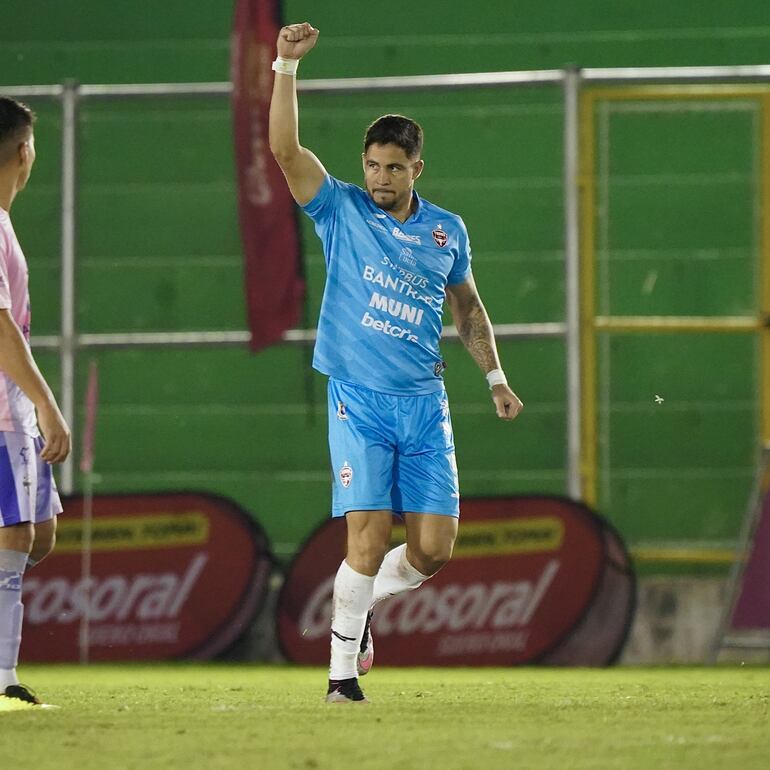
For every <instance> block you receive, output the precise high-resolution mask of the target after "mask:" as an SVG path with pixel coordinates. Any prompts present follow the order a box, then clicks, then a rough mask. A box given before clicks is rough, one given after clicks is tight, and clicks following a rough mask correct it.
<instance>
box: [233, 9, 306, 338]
mask: <svg viewBox="0 0 770 770" xmlns="http://www.w3.org/2000/svg"><path fill="white" fill-rule="evenodd" d="M280 28H281V22H280V2H279V0H237V3H236V6H235V16H234V25H233V37H232V50H231V62H230V64H231V77H232V81H233V98H232V104H233V132H234V140H235V161H236V171H237V176H238V213H239V218H240V224H241V241H242V242H243V253H244V276H245V283H246V307H247V315H248V323H249V328H250V330H251V348H252V350H259V349H261V348H263V347H266V346H267V345H271V344H273V343H276V342H280V341H281V337H282V335H283V333H284V332H285V331H286V330H287V329H291V328H293V327H296V326H298V325H299V322H300V320H301V317H302V304H303V300H304V296H305V281H304V278H303V274H302V260H301V254H300V243H299V234H298V229H297V219H296V216H297V215H296V207H295V204H294V199H293V198H292V197H291V193H290V192H289V188H288V186H287V185H286V180H285V179H284V177H283V173H282V172H281V169H280V168H279V167H278V164H277V163H276V162H275V160H274V159H273V156H272V154H271V152H270V145H269V139H268V116H269V111H270V98H271V95H272V91H273V71H272V69H271V68H270V65H271V63H272V61H273V58H274V56H275V41H276V40H277V39H278V30H279V29H280Z"/></svg>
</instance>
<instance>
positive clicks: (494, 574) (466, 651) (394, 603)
mask: <svg viewBox="0 0 770 770" xmlns="http://www.w3.org/2000/svg"><path fill="white" fill-rule="evenodd" d="M402 534H403V532H399V531H398V528H396V534H395V537H394V540H397V539H399V535H402ZM344 548H345V524H344V522H342V521H339V520H334V521H331V522H329V523H327V524H325V525H323V526H322V527H321V528H320V529H319V530H318V531H317V532H316V533H315V534H314V535H313V536H312V537H311V539H310V540H309V541H308V542H307V543H306V545H305V546H304V548H303V550H302V551H301V552H300V554H299V555H298V556H297V558H296V560H295V561H294V563H293V564H292V566H291V569H290V571H289V574H288V577H287V579H286V582H285V583H284V586H283V589H282V591H281V595H280V597H279V602H278V635H279V639H280V642H281V646H282V648H283V650H284V652H285V653H286V656H287V657H288V658H289V660H292V661H295V662H298V663H311V664H317V665H321V664H323V663H325V662H326V661H327V659H328V655H329V630H330V629H329V625H330V617H331V598H332V589H333V585H334V574H335V572H336V570H337V567H338V566H339V563H340V561H341V559H342V558H343V556H344ZM633 609H634V577H633V572H632V571H631V567H630V561H629V558H628V554H627V552H626V550H625V548H624V546H623V544H622V542H621V541H620V539H619V538H618V536H617V534H616V533H615V532H614V530H612V528H611V527H610V526H609V525H608V524H607V522H606V521H604V520H603V519H602V518H601V517H599V516H597V515H596V514H594V513H593V512H592V511H590V510H589V509H588V508H586V507H585V506H584V505H581V504H580V503H576V502H573V501H571V500H567V499H565V498H558V497H535V496H531V497H509V498H499V499H475V500H474V499H468V498H466V499H464V500H463V503H462V516H461V523H460V533H459V535H458V539H457V543H456V545H455V551H454V554H453V556H452V560H451V561H450V562H449V564H448V565H447V566H446V567H445V568H444V569H443V570H441V572H439V573H438V574H437V575H436V576H435V577H434V578H432V579H431V580H429V581H427V582H426V583H425V584H424V585H423V586H421V587H420V588H419V589H418V590H417V591H409V592H406V593H403V594H399V595H398V596H395V597H393V598H392V599H386V600H384V601H383V602H381V603H380V604H378V605H377V606H376V607H375V611H374V620H373V625H372V630H373V633H374V638H375V640H376V642H375V643H376V649H377V660H378V662H380V663H385V664H390V665H398V666H409V665H413V666H415V665H416V666H425V665H449V666H468V665H470V666H478V665H488V666H505V665H514V664H522V663H531V662H541V663H547V664H555V665H604V664H607V663H610V662H612V661H613V660H615V659H616V657H617V656H618V654H619V653H620V651H621V649H622V647H623V643H624V642H625V639H626V636H627V634H628V630H629V628H630V623H631V617H632V614H633Z"/></svg>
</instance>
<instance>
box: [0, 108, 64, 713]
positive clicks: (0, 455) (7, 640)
mask: <svg viewBox="0 0 770 770" xmlns="http://www.w3.org/2000/svg"><path fill="white" fill-rule="evenodd" d="M34 119H35V116H34V115H33V113H32V111H31V110H30V109H29V108H28V107H26V106H25V105H23V104H20V103H19V102H17V101H15V100H13V99H9V98H5V97H0V708H3V707H4V706H15V705H22V704H29V705H34V706H43V705H44V704H42V703H41V702H40V700H39V699H38V698H37V697H36V696H35V694H34V693H33V692H31V691H30V690H29V688H27V687H25V686H24V685H22V684H19V680H18V678H17V676H16V664H17V662H18V658H19V646H20V644H21V621H22V614H23V607H22V604H21V584H22V580H23V577H24V571H25V570H26V569H27V568H28V567H31V566H34V565H35V564H37V563H38V562H39V561H40V560H41V559H43V558H44V557H45V556H47V555H48V553H50V551H51V549H52V548H53V544H54V539H55V535H56V516H57V515H58V514H59V513H61V511H62V507H61V502H60V501H59V494H58V492H57V491H56V484H55V483H54V480H53V474H52V473H51V465H50V464H51V463H59V462H62V460H64V459H66V457H67V455H68V454H69V453H70V432H69V428H68V427H67V424H66V422H65V421H64V418H63V417H62V414H61V412H60V411H59V407H58V406H57V404H56V399H55V398H54V396H53V393H52V392H51V389H50V388H49V387H48V384H47V383H46V381H45V379H44V378H43V375H42V374H41V373H40V370H39V369H38V368H37V365H36V364H35V361H34V359H33V358H32V353H31V352H30V348H29V326H30V304H29V291H28V286H27V262H26V260H25V259H24V253H23V252H22V250H21V247H20V246H19V242H18V240H17V239H16V234H15V233H14V230H13V226H12V225H11V220H10V217H9V212H10V210H11V204H12V203H13V201H14V199H15V197H16V195H17V194H18V193H19V192H20V191H21V190H23V189H24V186H25V185H26V184H27V180H28V179H29V175H30V172H31V171H32V165H33V163H34V162H35V138H34V135H33V129H32V124H33V122H34ZM36 409H37V416H36V415H35V410H36ZM38 425H39V426H40V429H38ZM41 430H42V434H43V435H42V436H41V435H40V431H41Z"/></svg>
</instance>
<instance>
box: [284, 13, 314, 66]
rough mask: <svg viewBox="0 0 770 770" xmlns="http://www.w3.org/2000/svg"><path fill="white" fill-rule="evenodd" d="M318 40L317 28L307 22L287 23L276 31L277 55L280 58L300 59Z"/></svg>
mask: <svg viewBox="0 0 770 770" xmlns="http://www.w3.org/2000/svg"><path fill="white" fill-rule="evenodd" d="M316 40H318V30H317V29H315V27H313V25H312V24H309V23H308V22H303V23H302V24H289V25H288V26H286V27H281V31H280V32H279V33H278V45H277V48H278V55H279V56H280V57H281V58H282V59H301V58H302V57H303V56H304V55H305V54H306V53H307V52H308V51H309V50H310V49H311V48H312V47H313V46H314V45H315V44H316Z"/></svg>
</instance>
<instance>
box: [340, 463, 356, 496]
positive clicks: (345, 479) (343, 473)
mask: <svg viewBox="0 0 770 770" xmlns="http://www.w3.org/2000/svg"><path fill="white" fill-rule="evenodd" d="M351 481H353V469H352V468H351V467H350V465H349V464H348V461H347V460H345V462H344V463H343V464H342V467H341V468H340V484H342V486H343V487H345V489H347V488H348V487H349V486H350V482H351Z"/></svg>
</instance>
